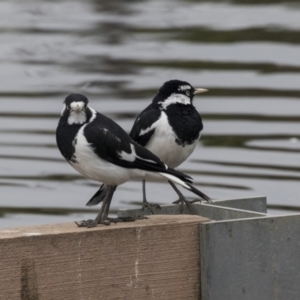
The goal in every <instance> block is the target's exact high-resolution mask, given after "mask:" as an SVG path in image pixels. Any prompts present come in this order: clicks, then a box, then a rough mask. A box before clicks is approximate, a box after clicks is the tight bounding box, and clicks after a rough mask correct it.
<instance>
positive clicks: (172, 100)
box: [158, 94, 191, 110]
mask: <svg viewBox="0 0 300 300" xmlns="http://www.w3.org/2000/svg"><path fill="white" fill-rule="evenodd" d="M158 103H159V104H160V105H161V108H162V109H164V110H165V109H166V108H167V107H168V106H169V105H171V104H176V103H180V104H184V105H189V104H191V99H190V98H189V97H188V96H185V95H182V94H172V95H171V96H170V97H168V98H167V99H165V100H164V101H161V102H158Z"/></svg>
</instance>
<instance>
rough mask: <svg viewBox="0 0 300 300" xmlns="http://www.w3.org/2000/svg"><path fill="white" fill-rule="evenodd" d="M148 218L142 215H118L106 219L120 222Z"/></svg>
mask: <svg viewBox="0 0 300 300" xmlns="http://www.w3.org/2000/svg"><path fill="white" fill-rule="evenodd" d="M143 219H148V218H147V217H144V216H134V217H120V218H108V217H107V219H106V220H108V221H110V222H113V223H115V224H116V223H120V222H134V221H135V220H143Z"/></svg>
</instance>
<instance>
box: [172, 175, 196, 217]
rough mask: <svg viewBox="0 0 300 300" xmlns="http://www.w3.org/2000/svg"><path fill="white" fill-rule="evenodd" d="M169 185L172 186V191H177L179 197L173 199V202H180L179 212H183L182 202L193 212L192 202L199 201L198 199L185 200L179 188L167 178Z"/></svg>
mask: <svg viewBox="0 0 300 300" xmlns="http://www.w3.org/2000/svg"><path fill="white" fill-rule="evenodd" d="M169 183H170V185H171V186H172V188H173V189H174V191H175V192H176V193H177V195H178V196H179V199H178V200H176V201H174V202H173V204H180V205H181V213H182V212H183V209H184V204H186V206H187V207H188V208H189V210H190V212H191V213H192V214H193V213H195V211H194V209H193V208H192V204H193V203H195V202H201V200H200V199H197V200H187V199H186V198H185V197H184V196H183V194H182V193H181V192H180V191H179V189H178V188H177V186H176V185H175V184H174V183H173V182H172V181H171V180H169Z"/></svg>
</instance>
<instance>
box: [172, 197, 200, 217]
mask: <svg viewBox="0 0 300 300" xmlns="http://www.w3.org/2000/svg"><path fill="white" fill-rule="evenodd" d="M195 202H200V203H201V200H200V199H195V200H187V199H186V198H185V197H180V198H179V199H178V200H176V201H174V202H173V204H180V213H181V214H182V213H183V210H184V204H185V205H186V206H187V207H188V209H189V211H190V213H191V214H192V215H193V214H196V211H195V209H194V208H193V206H192V204H193V203H195Z"/></svg>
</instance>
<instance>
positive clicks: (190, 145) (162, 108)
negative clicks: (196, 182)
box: [87, 80, 211, 211]
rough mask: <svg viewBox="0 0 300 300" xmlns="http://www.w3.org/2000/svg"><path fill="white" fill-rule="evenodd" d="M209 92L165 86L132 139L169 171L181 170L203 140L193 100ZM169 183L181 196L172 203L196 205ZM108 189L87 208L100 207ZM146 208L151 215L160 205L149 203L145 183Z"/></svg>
mask: <svg viewBox="0 0 300 300" xmlns="http://www.w3.org/2000/svg"><path fill="white" fill-rule="evenodd" d="M206 91H207V90H206V89H201V88H196V89H195V88H193V87H192V86H191V85H190V84H189V83H188V82H185V81H180V80H170V81H167V82H165V83H164V84H163V86H162V87H161V88H160V89H159V92H158V94H157V95H156V96H155V97H154V99H153V100H152V103H151V104H150V105H149V106H148V107H147V108H145V109H144V110H143V111H142V112H141V113H140V114H139V115H138V117H137V118H136V120H135V122H134V124H133V127H132V129H131V132H130V137H131V138H132V139H133V140H134V141H136V142H137V143H139V144H140V145H142V146H143V147H145V148H147V149H149V150H150V151H151V152H152V153H154V154H155V155H157V156H158V157H159V158H160V159H161V160H162V161H163V162H164V163H166V164H167V165H168V166H169V167H171V168H176V167H178V166H179V165H180V164H182V163H183V162H184V161H185V160H186V159H187V158H188V157H189V156H190V155H191V153H192V152H193V151H194V149H195V147H196V145H197V143H198V140H199V138H200V135H201V131H202V129H203V124H202V119H201V116H200V115H199V113H198V111H197V110H196V108H195V107H194V105H193V98H194V95H197V94H200V93H203V92H206ZM169 183H170V185H171V186H172V187H173V189H174V190H175V191H176V193H177V194H178V196H179V199H178V200H177V201H175V202H173V203H176V204H179V203H181V205H183V204H184V203H186V204H187V205H190V204H191V203H193V202H195V200H194V201H188V200H187V199H186V198H185V197H184V196H183V194H182V193H181V192H180V191H179V190H178V188H177V187H176V186H175V184H174V183H173V182H172V181H169ZM105 189H106V187H105V185H103V186H101V188H100V189H99V190H98V192H97V193H96V194H95V195H94V197H93V198H92V199H91V200H90V201H89V202H88V203H87V205H95V204H97V203H99V202H100V201H101V200H102V199H103V197H104V196H105V193H106V190H105ZM198 195H199V194H198ZM200 196H201V197H202V198H203V199H205V200H206V201H208V202H211V200H210V198H209V197H208V196H206V195H205V194H203V193H201V195H200ZM196 201H199V200H196ZM145 207H148V208H149V209H150V210H151V211H152V207H159V205H158V204H149V203H148V202H147V199H146V192H145V179H143V208H145ZM182 209H183V206H182Z"/></svg>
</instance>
